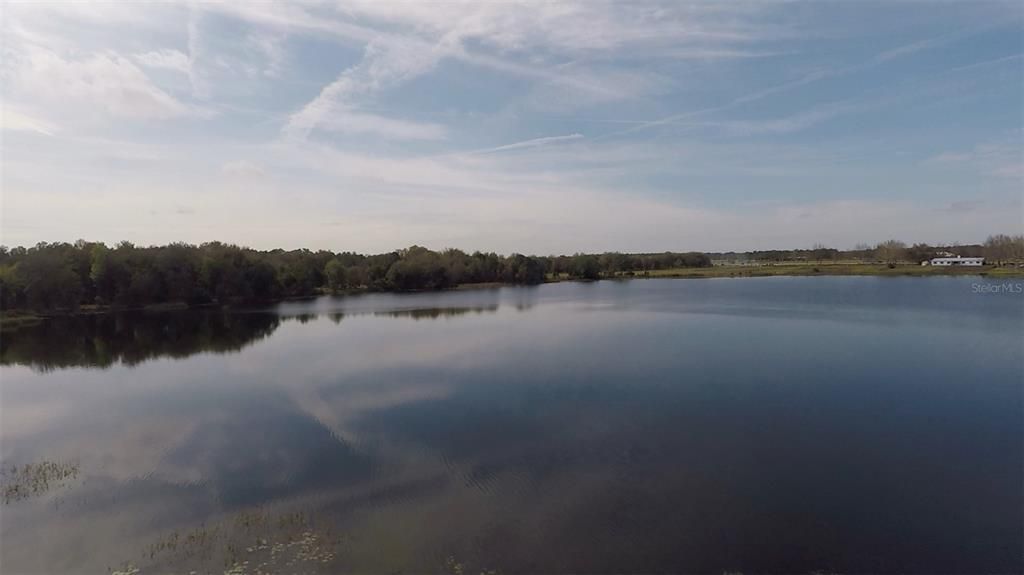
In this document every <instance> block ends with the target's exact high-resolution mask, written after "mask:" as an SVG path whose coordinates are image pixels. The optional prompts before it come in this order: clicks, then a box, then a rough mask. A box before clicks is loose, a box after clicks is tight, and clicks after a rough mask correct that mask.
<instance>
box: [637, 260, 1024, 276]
mask: <svg viewBox="0 0 1024 575" xmlns="http://www.w3.org/2000/svg"><path fill="white" fill-rule="evenodd" d="M816 275H838V276H863V275H871V276H946V275H986V276H991V277H1024V268H1021V267H1009V266H1003V267H996V266H980V267H934V266H922V265H917V264H896V265H895V266H894V267H889V266H888V265H887V264H874V263H871V264H868V263H855V262H838V263H832V262H828V263H776V264H763V265H755V264H751V265H716V266H714V267H710V268H671V269H663V270H650V271H646V272H636V273H635V276H634V277H651V278H721V277H766V276H816Z"/></svg>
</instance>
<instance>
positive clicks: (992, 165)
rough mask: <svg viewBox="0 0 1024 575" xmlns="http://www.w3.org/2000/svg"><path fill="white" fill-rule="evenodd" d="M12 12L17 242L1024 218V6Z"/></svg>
mask: <svg viewBox="0 0 1024 575" xmlns="http://www.w3.org/2000/svg"><path fill="white" fill-rule="evenodd" d="M2 10H3V14H2V16H3V18H2V24H0V26H2V34H3V45H2V51H3V60H2V62H0V80H2V84H3V86H2V95H0V101H2V110H3V115H2V117H0V127H2V144H0V145H2V152H0V153H2V156H0V159H2V176H0V178H2V180H0V181H2V186H3V190H2V214H0V223H2V232H0V241H2V242H3V243H4V244H7V245H19V244H21V245H29V244H34V243H36V242H39V241H59V240H64V241H73V240H75V239H78V238H85V239H92V240H101V241H107V242H115V241H119V240H122V239H127V240H130V241H133V242H136V243H139V244H152V243H165V242H170V241H188V242H202V241H209V240H222V241H230V242H236V243H240V244H243V245H249V246H252V247H258V248H273V247H285V248H294V247H309V248H327V249H332V250H339V251H340V250H355V251H363V252H380V251H386V250H391V249H395V248H399V247H404V246H408V245H411V244H420V245H426V246H428V247H432V248H444V247H460V248H465V249H483V250H495V251H499V252H504V253H508V252H512V251H521V252H527V253H538V254H546V253H561V252H574V251H604V250H621V251H662V250H707V251H719V250H733V249H735V250H744V249H770V248H791V247H810V246H812V245H814V244H818V243H823V244H826V245H830V246H835V247H840V248H845V247H852V246H854V245H855V244H858V243H862V242H863V243H876V242H878V241H881V240H885V239H888V238H897V239H902V240H904V241H907V242H916V241H927V242H931V243H947V242H960V243H971V242H979V241H983V240H984V239H985V237H986V236H987V235H989V234H992V233H1020V232H1021V230H1022V229H1024V207H1022V189H1024V132H1022V126H1024V116H1022V115H1024V33H1022V30H1024V4H1022V3H1020V2H985V1H965V2H877V3H876V2H807V3H804V2H767V1H766V2H730V1H725V2H689V3H686V2H667V3H656V2H643V3H640V2H631V3H601V2H579V3H569V2H565V3H525V4H516V3H487V2H485V3H479V2H475V3H458V2H446V3H427V2H339V3H330V2H308V3H307V2H290V3H262V2H260V3H257V2H249V3H229V2H226V3H209V2H205V3H163V4H144V3H141V2H139V3H134V2H132V3H129V2H122V3H108V4H102V3H98V4H95V3H94V4H82V3H58V2H49V3H24V4H21V3H5V4H4V5H3V8H2Z"/></svg>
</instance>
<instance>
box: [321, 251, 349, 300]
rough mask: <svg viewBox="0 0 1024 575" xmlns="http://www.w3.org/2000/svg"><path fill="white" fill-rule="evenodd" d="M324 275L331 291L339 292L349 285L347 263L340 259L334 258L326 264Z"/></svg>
mask: <svg viewBox="0 0 1024 575" xmlns="http://www.w3.org/2000/svg"><path fill="white" fill-rule="evenodd" d="M324 277H325V278H326V280H327V289H329V290H331V293H338V292H340V291H342V290H344V289H345V288H347V287H348V277H347V275H346V273H345V265H344V264H342V263H341V261H340V260H337V259H333V260H331V261H329V262H327V265H326V266H324Z"/></svg>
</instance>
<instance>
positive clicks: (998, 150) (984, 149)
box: [925, 141, 1024, 183]
mask: <svg viewBox="0 0 1024 575" xmlns="http://www.w3.org/2000/svg"><path fill="white" fill-rule="evenodd" d="M925 163H928V164H938V165H946V166H966V167H968V168H970V169H972V170H974V171H977V172H979V173H981V174H984V175H986V176H991V177H996V178H1009V179H1011V180H1018V181H1021V182H1022V183H1024V144H1022V143H1021V142H1020V141H1018V142H1010V141H998V142H988V143H983V144H978V145H976V146H974V148H972V149H971V150H966V151H956V152H943V153H941V154H938V155H936V156H933V157H931V158H928V159H927V160H925Z"/></svg>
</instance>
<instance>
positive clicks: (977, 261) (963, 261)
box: [929, 256, 985, 266]
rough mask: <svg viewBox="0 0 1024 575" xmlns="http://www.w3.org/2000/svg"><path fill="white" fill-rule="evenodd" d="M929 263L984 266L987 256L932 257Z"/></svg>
mask: <svg viewBox="0 0 1024 575" xmlns="http://www.w3.org/2000/svg"><path fill="white" fill-rule="evenodd" d="M929 263H931V265H933V266H983V265H985V258H962V257H960V256H957V257H955V258H932V259H931V261H930V262H929Z"/></svg>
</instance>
